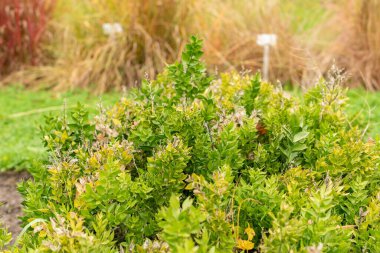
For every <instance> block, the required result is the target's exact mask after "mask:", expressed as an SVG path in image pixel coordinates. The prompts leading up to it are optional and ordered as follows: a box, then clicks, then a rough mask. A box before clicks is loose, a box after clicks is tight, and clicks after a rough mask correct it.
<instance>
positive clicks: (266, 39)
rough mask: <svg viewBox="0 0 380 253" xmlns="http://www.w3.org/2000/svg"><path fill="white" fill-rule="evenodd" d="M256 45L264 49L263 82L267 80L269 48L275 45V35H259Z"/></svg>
mask: <svg viewBox="0 0 380 253" xmlns="http://www.w3.org/2000/svg"><path fill="white" fill-rule="evenodd" d="M256 43H257V45H259V46H261V47H263V48H264V54H263V70H262V71H263V80H264V81H268V80H269V48H270V46H273V47H274V46H275V45H276V43H277V35H276V34H265V33H264V34H259V35H258V36H257V40H256Z"/></svg>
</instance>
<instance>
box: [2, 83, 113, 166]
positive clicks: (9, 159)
mask: <svg viewBox="0 0 380 253" xmlns="http://www.w3.org/2000/svg"><path fill="white" fill-rule="evenodd" d="M119 97H120V94H117V93H109V94H104V95H102V96H101V97H97V96H93V95H90V94H89V93H88V92H85V91H76V92H70V93H59V94H57V93H54V94H53V93H51V92H47V91H38V92H37V91H30V90H25V89H23V88H21V87H15V86H12V87H7V88H3V89H0V108H1V112H0V139H1V142H0V171H1V170H9V169H16V170H19V169H28V168H30V166H31V164H32V163H33V161H35V160H37V159H44V158H46V154H45V152H44V147H43V145H42V142H41V137H42V136H41V134H40V131H39V125H41V124H42V123H43V122H44V115H47V114H49V113H52V114H57V113H62V110H63V105H64V103H65V102H64V101H65V100H66V106H67V107H68V111H69V110H70V107H72V106H74V105H76V103H77V102H81V103H83V104H85V105H86V107H87V108H88V109H89V110H90V113H91V114H94V113H96V112H97V104H98V103H99V102H100V101H102V104H103V105H104V106H108V105H111V104H113V103H114V102H115V101H117V100H118V98H119Z"/></svg>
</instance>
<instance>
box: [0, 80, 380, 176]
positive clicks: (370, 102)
mask: <svg viewBox="0 0 380 253" xmlns="http://www.w3.org/2000/svg"><path fill="white" fill-rule="evenodd" d="M295 93H297V92H295ZM348 95H349V98H350V100H349V106H348V108H347V113H348V114H349V115H350V116H351V118H352V119H353V124H360V125H362V126H363V128H365V127H366V126H367V125H368V131H367V136H372V137H374V136H375V135H377V134H380V110H378V109H379V107H380V92H377V93H372V92H367V91H365V90H363V89H353V90H350V91H349V93H348ZM120 96H121V94H118V93H112V94H105V95H102V96H101V97H97V96H94V95H90V94H89V93H87V92H84V91H80V92H79V91H78V92H72V93H61V94H58V93H51V92H47V91H39V92H35V91H27V90H24V89H22V88H20V87H8V88H2V89H0V140H1V141H0V171H1V170H8V169H28V168H30V166H31V164H32V163H33V161H34V160H36V159H41V158H44V157H45V155H46V154H45V152H44V148H43V145H42V143H41V137H42V136H41V133H40V131H39V125H41V124H43V123H44V115H46V114H49V113H53V114H57V113H62V111H63V104H64V101H65V100H66V107H67V108H68V110H70V107H73V106H75V105H76V103H77V102H81V103H83V104H85V105H86V107H87V108H88V109H89V110H90V113H91V114H92V115H94V113H96V112H97V104H98V103H99V102H100V101H102V104H103V105H104V106H106V107H107V106H110V105H112V104H113V103H115V102H116V101H117V100H118V99H119V98H120Z"/></svg>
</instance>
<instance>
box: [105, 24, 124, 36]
mask: <svg viewBox="0 0 380 253" xmlns="http://www.w3.org/2000/svg"><path fill="white" fill-rule="evenodd" d="M102 27H103V32H104V34H106V35H108V36H110V37H113V36H115V34H120V33H122V32H123V27H122V26H121V24H120V23H104V24H103V26H102Z"/></svg>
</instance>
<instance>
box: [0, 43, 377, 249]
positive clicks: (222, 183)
mask: <svg viewBox="0 0 380 253" xmlns="http://www.w3.org/2000/svg"><path fill="white" fill-rule="evenodd" d="M201 46H202V44H201V41H199V40H198V39H197V38H195V37H193V38H191V41H190V43H189V44H188V46H187V47H186V50H185V52H184V53H183V58H182V61H181V62H178V63H175V64H173V65H170V66H168V67H167V69H166V70H165V71H164V72H163V73H162V74H161V75H159V76H158V77H157V79H156V80H146V81H144V82H143V84H142V87H141V88H140V89H136V90H132V91H131V92H130V93H129V94H128V96H127V97H125V98H123V99H121V100H120V102H119V103H117V104H116V105H115V106H114V107H113V108H111V109H109V110H104V109H103V108H100V113H99V115H98V116H97V117H95V119H94V120H93V121H90V120H89V119H88V113H87V112H86V110H85V109H84V108H83V107H81V106H80V105H78V108H77V109H76V110H75V111H74V112H73V113H72V114H71V116H66V115H63V116H62V117H59V118H53V117H48V118H47V119H46V121H47V124H46V125H45V126H44V127H43V132H44V142H45V145H46V147H47V148H48V150H49V153H50V161H49V165H48V166H46V165H44V166H42V165H41V166H36V167H35V168H34V169H33V171H32V174H33V178H34V179H33V180H30V181H27V182H25V183H23V184H22V185H21V186H20V191H21V193H22V194H23V196H24V217H22V220H23V223H24V226H26V227H25V228H27V229H24V233H22V235H20V237H19V238H18V241H17V243H16V245H15V246H14V247H13V248H11V249H10V250H13V251H15V252H45V251H46V252H50V251H53V252H119V251H120V252H183V253H189V252H204V253H206V252H207V253H211V252H253V251H260V252H380V243H379V242H380V215H379V214H380V190H379V187H378V185H379V179H380V171H379V168H378V167H379V154H380V152H379V151H380V149H379V148H380V146H379V144H378V142H377V141H374V140H372V139H369V140H365V138H364V137H363V136H364V134H363V132H362V131H360V129H358V128H357V127H355V126H352V125H351V124H350V121H349V119H348V118H347V116H346V115H345V113H344V110H343V109H344V106H345V103H346V97H345V91H344V90H343V89H342V88H341V87H340V85H339V84H340V81H341V79H340V77H339V75H336V73H335V72H334V71H332V74H331V76H330V77H329V78H327V79H326V80H321V81H319V83H318V84H317V85H316V86H315V87H314V88H312V89H311V90H309V91H308V92H307V93H306V94H305V95H304V97H303V98H302V99H297V98H293V97H291V96H289V95H288V94H287V93H286V92H284V91H283V90H282V89H281V88H280V87H275V86H273V85H271V84H268V83H265V82H262V81H261V80H260V76H259V75H255V76H250V75H246V74H237V73H230V74H222V75H221V77H220V78H219V79H216V78H214V77H211V76H209V75H208V74H207V72H206V71H205V66H204V65H203V64H202V62H201V61H200V57H201V55H202V51H201ZM0 238H2V237H0ZM1 245H2V244H1V243H0V246H1Z"/></svg>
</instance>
